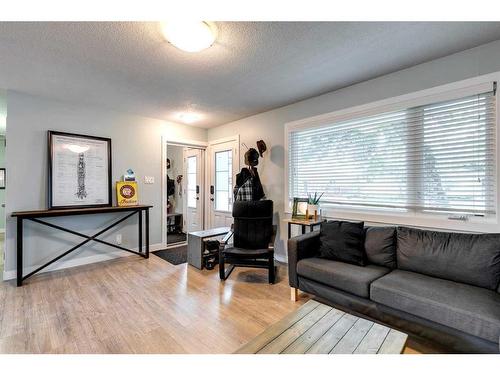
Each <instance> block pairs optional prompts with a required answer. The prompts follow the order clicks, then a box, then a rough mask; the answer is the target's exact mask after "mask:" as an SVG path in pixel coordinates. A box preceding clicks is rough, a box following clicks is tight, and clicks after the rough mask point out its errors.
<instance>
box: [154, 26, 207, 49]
mask: <svg viewBox="0 0 500 375" xmlns="http://www.w3.org/2000/svg"><path fill="white" fill-rule="evenodd" d="M161 30H162V32H163V36H164V37H165V39H167V41H169V42H170V43H172V44H173V45H174V46H176V47H177V48H179V49H181V50H183V51H186V52H199V51H202V50H204V49H206V48H208V47H210V46H211V45H212V44H213V43H214V42H215V38H216V37H217V27H216V26H215V24H214V23H211V22H204V21H173V22H162V24H161Z"/></svg>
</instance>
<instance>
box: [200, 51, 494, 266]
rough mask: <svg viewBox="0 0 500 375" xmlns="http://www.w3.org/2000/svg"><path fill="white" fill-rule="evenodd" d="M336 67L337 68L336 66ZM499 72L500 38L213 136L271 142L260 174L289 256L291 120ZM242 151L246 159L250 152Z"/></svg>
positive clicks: (280, 252)
mask: <svg viewBox="0 0 500 375" xmlns="http://www.w3.org/2000/svg"><path fill="white" fill-rule="evenodd" d="M388 53H390V51H388ZM332 69H335V67H333V66H332ZM497 71H500V41H496V42H493V43H489V44H485V45H483V46H480V47H477V48H473V49H470V50H467V51H463V52H460V53H457V54H454V55H450V56H447V57H444V58H441V59H438V60H433V61H431V62H428V63H424V64H420V65H416V66H414V67H412V68H409V69H405V70H401V71H399V72H395V73H392V74H388V75H385V76H382V77H379V78H376V79H373V80H369V81H365V82H362V83H359V84H356V85H353V86H350V87H346V88H344V89H341V90H337V91H334V92H331V93H328V94H325V95H321V96H318V97H315V98H312V99H308V100H304V101H301V102H298V103H295V104H292V105H289V106H286V107H282V108H278V109H275V110H272V111H268V112H264V113H260V114H258V115H255V116H251V117H247V118H245V119H242V120H238V121H234V122H231V123H228V124H225V125H222V126H219V127H217V128H214V129H210V130H209V131H208V139H209V140H214V139H217V138H222V137H226V136H230V135H233V134H236V133H239V134H240V136H241V142H242V143H245V144H247V145H248V146H249V147H250V145H254V144H255V141H257V140H258V139H261V138H262V139H264V140H265V141H266V143H267V146H268V149H269V150H270V152H268V154H267V155H265V157H264V160H262V161H261V162H260V165H259V174H260V176H261V179H262V183H263V185H264V189H265V192H266V194H267V196H268V197H269V198H270V199H272V200H274V206H275V211H276V216H277V219H276V220H277V221H278V220H279V222H280V233H279V235H280V236H279V240H278V243H277V248H276V256H277V258H278V259H280V260H286V246H285V243H286V225H285V223H283V221H282V220H283V218H284V206H283V205H284V203H283V201H284V197H283V188H284V124H285V123H286V122H289V121H293V120H299V119H303V118H306V117H310V116H314V115H319V114H323V113H328V112H332V111H335V110H340V109H343V108H349V107H353V106H356V105H361V104H366V103H370V102H373V101H377V100H381V99H385V98H390V97H394V96H398V95H403V94H407V93H411V92H415V91H418V90H424V89H427V88H431V87H435V86H439V85H443V84H446V83H450V82H455V81H459V80H462V79H466V78H471V77H475V76H478V75H482V74H487V73H493V72H497ZM241 155H242V157H243V155H244V153H243V152H242V153H241ZM242 165H243V160H242Z"/></svg>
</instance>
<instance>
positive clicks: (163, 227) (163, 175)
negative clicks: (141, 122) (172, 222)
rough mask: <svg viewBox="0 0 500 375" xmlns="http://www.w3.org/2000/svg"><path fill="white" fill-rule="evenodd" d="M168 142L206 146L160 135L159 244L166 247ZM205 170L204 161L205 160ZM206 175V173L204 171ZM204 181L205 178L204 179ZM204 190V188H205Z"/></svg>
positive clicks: (190, 140)
mask: <svg viewBox="0 0 500 375" xmlns="http://www.w3.org/2000/svg"><path fill="white" fill-rule="evenodd" d="M168 143H170V144H171V145H174V146H184V147H196V148H200V149H202V150H206V149H207V147H208V142H205V141H197V140H194V139H178V138H173V137H168V136H166V135H162V136H161V174H160V176H161V244H162V245H163V246H164V248H166V247H167V211H166V210H165V206H166V204H167V198H168V197H167V172H166V171H167V144H168ZM204 167H205V170H206V162H205V165H204ZM205 175H206V173H205ZM205 183H206V180H205ZM205 190H206V189H205Z"/></svg>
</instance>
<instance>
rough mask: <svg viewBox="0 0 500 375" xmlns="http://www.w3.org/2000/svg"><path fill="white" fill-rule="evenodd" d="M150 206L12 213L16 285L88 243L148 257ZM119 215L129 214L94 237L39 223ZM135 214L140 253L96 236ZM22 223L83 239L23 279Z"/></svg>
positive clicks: (50, 224)
mask: <svg viewBox="0 0 500 375" xmlns="http://www.w3.org/2000/svg"><path fill="white" fill-rule="evenodd" d="M151 207H153V206H146V205H138V206H129V207H117V206H116V207H115V206H112V207H99V208H71V209H61V210H38V211H19V212H13V213H12V215H11V216H12V217H15V218H17V286H21V285H22V284H23V281H24V280H26V279H27V278H28V277H30V276H33V275H34V274H35V273H37V272H39V271H41V270H42V269H44V268H45V267H47V266H49V265H51V264H52V263H54V262H56V261H58V260H59V259H61V258H62V257H64V256H66V255H68V254H69V253H72V252H73V251H75V250H76V249H78V248H80V247H81V246H83V245H85V244H86V243H88V242H90V241H95V242H98V243H101V244H104V245H108V246H111V247H115V248H117V249H120V250H124V251H128V252H129V253H134V254H137V255H140V256H141V257H143V258H149V209H150V208H151ZM120 212H127V213H128V214H127V215H125V216H124V217H122V218H120V219H119V220H117V221H115V222H114V223H112V224H110V225H108V226H107V227H106V228H104V229H102V230H100V231H99V232H97V233H96V234H94V235H92V236H89V235H86V234H84V233H80V232H77V231H75V230H72V229H68V228H64V227H62V226H60V225H56V224H52V223H49V222H46V221H43V220H40V219H42V218H49V217H61V216H76V215H97V214H108V213H120ZM143 213H144V216H145V221H146V231H145V242H146V243H145V249H144V250H145V251H144V252H143V226H142V217H143ZM135 214H138V217H139V220H138V230H139V251H135V250H132V249H127V248H126V247H123V246H120V245H117V244H114V243H110V242H106V241H103V240H101V239H99V238H97V237H98V236H100V235H102V234H103V233H104V232H107V231H108V230H110V229H111V228H113V227H115V226H117V225H118V224H120V223H122V222H123V221H125V220H127V219H128V218H129V217H131V216H133V215H135ZM24 220H30V221H33V222H35V223H38V224H41V225H45V226H48V227H50V228H54V229H57V230H61V231H63V232H67V233H71V234H73V235H75V236H78V237H82V238H85V240H84V241H82V242H80V243H79V244H77V245H75V246H73V247H72V248H71V249H69V250H67V251H65V252H64V253H62V254H60V255H58V256H56V257H55V258H53V259H51V260H50V261H48V262H47V263H45V264H44V265H42V266H40V267H38V268H37V269H36V270H34V271H32V272H30V273H29V274H27V275H25V276H23V223H24Z"/></svg>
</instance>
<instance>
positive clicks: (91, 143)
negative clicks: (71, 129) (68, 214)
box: [48, 131, 112, 209]
mask: <svg viewBox="0 0 500 375" xmlns="http://www.w3.org/2000/svg"><path fill="white" fill-rule="evenodd" d="M48 138H49V181H48V194H49V197H48V203H49V209H64V208H86V207H105V206H111V204H112V189H111V139H110V138H102V137H93V136H88V135H81V134H71V133H62V132H57V131H49V132H48Z"/></svg>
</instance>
